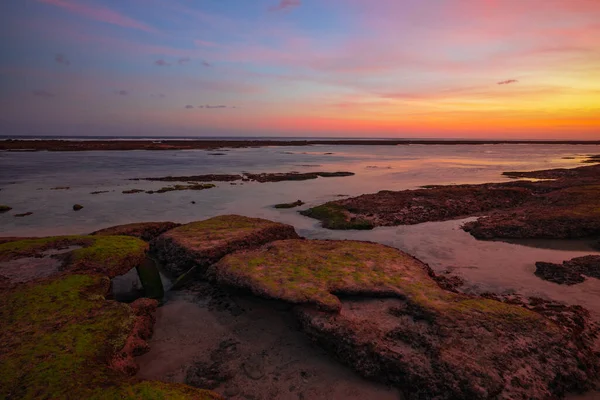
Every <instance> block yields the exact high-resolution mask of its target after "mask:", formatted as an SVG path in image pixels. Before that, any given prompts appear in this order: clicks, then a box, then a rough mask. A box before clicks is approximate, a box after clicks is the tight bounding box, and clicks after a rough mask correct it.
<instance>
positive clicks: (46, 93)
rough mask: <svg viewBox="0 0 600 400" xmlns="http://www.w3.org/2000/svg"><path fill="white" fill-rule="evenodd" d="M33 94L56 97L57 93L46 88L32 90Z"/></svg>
mask: <svg viewBox="0 0 600 400" xmlns="http://www.w3.org/2000/svg"><path fill="white" fill-rule="evenodd" d="M32 94H33V95H34V96H38V97H45V98H51V97H56V95H55V94H54V93H51V92H48V91H46V90H39V89H38V90H34V91H33V92H32Z"/></svg>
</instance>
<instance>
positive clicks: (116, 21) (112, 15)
mask: <svg viewBox="0 0 600 400" xmlns="http://www.w3.org/2000/svg"><path fill="white" fill-rule="evenodd" d="M38 2H40V3H44V4H48V5H51V6H54V7H58V8H62V9H63V10H66V11H69V12H72V13H73V14H78V15H81V16H83V17H86V18H89V19H93V20H95V21H99V22H104V23H107V24H112V25H117V26H121V27H123V28H133V29H139V30H142V31H146V32H154V31H155V30H154V29H153V28H151V27H150V26H148V25H146V24H144V23H142V22H139V21H136V20H134V19H132V18H129V17H127V16H125V15H122V14H119V13H118V12H116V11H113V10H111V9H109V8H105V7H102V6H94V5H91V4H81V3H80V2H78V1H76V2H71V1H67V0H38Z"/></svg>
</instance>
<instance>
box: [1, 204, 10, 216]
mask: <svg viewBox="0 0 600 400" xmlns="http://www.w3.org/2000/svg"><path fill="white" fill-rule="evenodd" d="M10 210H12V207H9V206H5V205H3V204H0V214H2V213H5V212H9V211H10Z"/></svg>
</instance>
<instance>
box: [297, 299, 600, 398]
mask: <svg viewBox="0 0 600 400" xmlns="http://www.w3.org/2000/svg"><path fill="white" fill-rule="evenodd" d="M464 301H466V302H471V303H470V305H469V306H468V307H466V308H462V307H460V308H462V309H461V310H460V311H459V312H458V313H456V312H453V311H450V310H444V308H443V307H442V308H440V309H439V310H435V311H434V310H431V309H430V310H427V308H422V307H420V306H418V305H416V304H415V303H412V302H411V301H408V302H405V301H403V300H400V299H386V300H348V301H344V307H343V308H342V311H341V313H340V314H339V315H336V314H331V313H326V312H320V311H317V310H314V309H311V308H307V307H298V309H297V315H298V317H299V319H300V322H301V325H302V329H303V330H304V331H305V332H306V333H307V334H308V335H309V336H310V337H311V338H312V339H313V340H314V341H315V342H316V343H318V344H319V345H321V346H322V347H324V348H325V349H326V350H328V351H329V352H330V353H331V354H333V355H334V356H335V357H336V358H338V359H339V360H340V361H341V362H343V363H345V364H347V365H349V366H351V367H352V368H354V369H355V370H356V371H357V372H359V373H360V374H361V375H363V376H364V377H366V378H369V379H374V380H378V381H382V382H384V383H387V384H389V385H392V386H395V387H398V388H400V389H401V390H402V391H403V393H404V395H405V398H406V399H440V400H445V399H474V400H483V399H487V400H491V399H507V400H508V399H546V398H561V397H562V396H563V395H564V393H565V392H566V391H580V390H587V389H590V388H591V387H593V386H594V381H595V380H596V376H595V374H596V373H597V370H598V365H597V362H598V361H597V359H596V356H595V355H594V353H593V351H592V350H591V347H592V344H591V341H590V342H586V343H585V345H582V344H581V343H579V338H577V337H576V338H572V337H571V334H570V332H569V331H567V330H563V329H560V328H558V327H557V326H555V325H554V324H553V323H552V322H550V321H549V320H546V319H545V318H541V316H535V317H534V316H532V315H533V314H534V313H531V314H528V313H529V312H525V310H524V309H523V311H517V309H518V308H519V307H518V306H512V310H511V307H508V306H505V305H503V304H502V303H497V304H494V301H493V300H489V301H484V300H481V299H471V300H464ZM461 303H463V304H467V303H464V302H461ZM350 304H353V307H350V306H349V305H350ZM498 307H500V308H503V310H502V311H500V310H499V309H498ZM431 311H433V312H431ZM513 312H514V314H513Z"/></svg>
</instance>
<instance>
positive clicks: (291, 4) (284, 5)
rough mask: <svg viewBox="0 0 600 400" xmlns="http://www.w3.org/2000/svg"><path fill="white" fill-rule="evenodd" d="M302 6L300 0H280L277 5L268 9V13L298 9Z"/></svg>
mask: <svg viewBox="0 0 600 400" xmlns="http://www.w3.org/2000/svg"><path fill="white" fill-rule="evenodd" d="M301 4H302V0H280V1H279V4H277V5H275V6H272V7H270V8H269V11H281V10H286V9H291V8H295V7H298V6H300V5H301Z"/></svg>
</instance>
